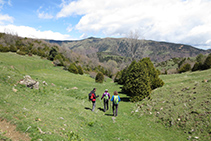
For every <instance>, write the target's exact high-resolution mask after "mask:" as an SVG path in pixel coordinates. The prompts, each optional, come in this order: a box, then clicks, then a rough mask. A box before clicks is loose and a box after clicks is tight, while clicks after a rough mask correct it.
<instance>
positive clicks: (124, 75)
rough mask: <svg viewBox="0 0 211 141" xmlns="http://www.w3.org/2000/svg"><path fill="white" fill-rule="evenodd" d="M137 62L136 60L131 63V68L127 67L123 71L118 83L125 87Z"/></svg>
mask: <svg viewBox="0 0 211 141" xmlns="http://www.w3.org/2000/svg"><path fill="white" fill-rule="evenodd" d="M136 63H137V62H136V61H135V60H134V61H132V62H131V64H130V66H129V67H126V68H125V69H124V70H123V71H122V75H121V77H120V79H119V81H118V84H121V85H124V84H125V82H126V79H128V77H129V76H128V75H129V74H130V71H131V69H132V68H133V66H134V65H135V64H136Z"/></svg>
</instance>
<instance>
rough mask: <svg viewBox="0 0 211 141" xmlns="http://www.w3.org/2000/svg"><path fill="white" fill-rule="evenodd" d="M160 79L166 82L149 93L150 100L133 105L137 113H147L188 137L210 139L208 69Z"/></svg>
mask: <svg viewBox="0 0 211 141" xmlns="http://www.w3.org/2000/svg"><path fill="white" fill-rule="evenodd" d="M161 78H162V79H163V80H164V82H165V85H164V86H163V87H162V88H159V89H156V90H155V91H154V92H153V93H152V100H151V101H142V102H140V103H139V104H137V105H136V106H135V107H134V109H135V110H139V111H140V112H139V113H138V114H136V115H138V116H142V115H143V114H144V115H145V116H146V115H149V116H150V117H151V119H153V120H154V121H155V122H162V123H164V125H165V126H167V127H176V128H179V129H182V130H183V132H184V133H186V134H187V135H188V138H189V139H191V140H194V139H196V138H199V140H210V139H211V108H210V104H211V93H210V92H211V69H210V70H206V71H198V72H192V73H190V72H187V73H183V74H174V75H163V76H161ZM206 80H207V82H205V81H206Z"/></svg>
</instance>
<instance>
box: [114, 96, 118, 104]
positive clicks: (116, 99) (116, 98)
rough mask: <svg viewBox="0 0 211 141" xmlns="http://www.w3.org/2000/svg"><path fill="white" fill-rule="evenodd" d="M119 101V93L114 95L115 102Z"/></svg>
mask: <svg viewBox="0 0 211 141" xmlns="http://www.w3.org/2000/svg"><path fill="white" fill-rule="evenodd" d="M118 103H119V97H118V95H117V96H114V104H118Z"/></svg>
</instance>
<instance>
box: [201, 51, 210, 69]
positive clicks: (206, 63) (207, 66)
mask: <svg viewBox="0 0 211 141" xmlns="http://www.w3.org/2000/svg"><path fill="white" fill-rule="evenodd" d="M210 68H211V54H209V55H208V57H207V58H206V60H205V61H204V64H203V69H210Z"/></svg>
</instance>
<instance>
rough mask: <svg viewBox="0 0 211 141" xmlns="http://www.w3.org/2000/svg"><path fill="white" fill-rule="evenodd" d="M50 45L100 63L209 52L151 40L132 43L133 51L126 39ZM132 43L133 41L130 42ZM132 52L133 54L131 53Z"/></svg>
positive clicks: (91, 38) (154, 59)
mask: <svg viewBox="0 0 211 141" xmlns="http://www.w3.org/2000/svg"><path fill="white" fill-rule="evenodd" d="M49 42H50V43H58V44H59V45H60V46H62V47H64V48H69V49H71V50H73V51H74V52H77V53H80V54H84V55H88V56H92V55H93V54H97V55H98V58H99V59H100V61H102V62H103V61H108V60H109V59H114V60H115V61H117V62H118V60H122V59H123V58H125V59H126V57H129V58H131V57H132V56H133V55H134V58H135V59H137V60H140V59H141V58H144V57H150V59H151V60H152V61H155V62H162V61H166V60H169V59H171V58H176V57H194V56H197V55H198V54H208V53H210V52H211V50H202V49H198V48H195V47H193V46H190V45H184V44H175V43H168V42H157V41H151V40H138V41H134V42H136V43H135V45H134V46H135V50H131V45H130V44H129V42H128V38H102V39H101V38H94V37H90V38H87V39H84V40H77V41H74V40H72V41H56V40H50V41H49ZM132 42H133V41H132ZM133 51H134V52H133Z"/></svg>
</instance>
